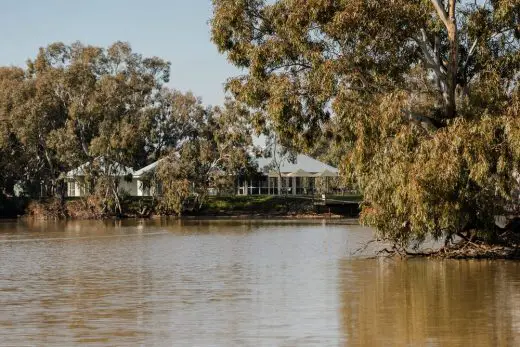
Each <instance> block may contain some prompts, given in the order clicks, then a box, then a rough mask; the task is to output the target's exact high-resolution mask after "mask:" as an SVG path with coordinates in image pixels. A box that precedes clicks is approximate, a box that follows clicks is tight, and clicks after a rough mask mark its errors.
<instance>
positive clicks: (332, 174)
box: [314, 169, 338, 177]
mask: <svg viewBox="0 0 520 347" xmlns="http://www.w3.org/2000/svg"><path fill="white" fill-rule="evenodd" d="M314 177H338V173H337V172H332V171H329V170H327V169H325V170H323V171H322V172H319V173H317V174H316V175H314Z"/></svg>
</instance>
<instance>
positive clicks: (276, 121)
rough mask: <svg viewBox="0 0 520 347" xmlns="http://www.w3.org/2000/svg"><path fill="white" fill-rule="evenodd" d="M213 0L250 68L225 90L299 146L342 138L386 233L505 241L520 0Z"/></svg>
mask: <svg viewBox="0 0 520 347" xmlns="http://www.w3.org/2000/svg"><path fill="white" fill-rule="evenodd" d="M213 4H214V14H213V18H212V20H211V25H212V39H213V41H214V43H215V44H216V45H217V47H218V49H219V50H220V52H222V53H224V54H226V55H227V57H228V59H229V61H230V62H232V63H233V64H234V65H236V66H238V67H240V68H242V69H244V71H245V74H244V75H242V76H238V77H235V78H232V79H230V80H229V81H228V84H227V88H228V89H229V90H230V91H231V92H232V93H233V95H234V96H235V97H236V98H237V99H238V100H239V101H241V102H244V103H246V104H247V105H249V106H250V107H251V108H252V109H253V110H254V115H255V121H256V124H257V125H258V126H259V127H265V126H269V127H273V128H274V129H275V130H276V132H277V133H278V134H279V136H280V137H282V138H286V139H290V140H291V141H292V143H293V144H294V145H295V146H297V147H299V148H309V147H312V146H313V145H315V143H316V142H319V141H321V142H323V141H324V139H327V140H328V141H335V142H336V143H337V144H338V145H339V146H338V147H339V148H340V150H338V151H337V152H338V153H340V154H344V157H343V158H342V160H341V164H342V165H341V166H342V169H343V173H344V175H345V177H347V178H349V179H351V180H352V181H354V182H355V183H356V184H357V185H358V186H359V187H360V188H361V189H362V191H363V193H364V199H365V200H364V204H363V211H362V218H363V220H364V221H365V222H367V223H369V224H371V225H373V226H376V227H377V229H378V230H379V234H380V236H382V237H383V238H386V239H390V240H392V241H394V242H395V243H396V244H398V245H401V246H403V247H405V246H407V245H409V244H410V243H411V242H414V241H419V242H420V241H422V240H424V238H425V237H428V236H433V237H434V238H441V237H445V238H446V239H450V238H451V237H452V236H453V235H454V234H459V235H463V236H464V235H470V234H471V235H473V234H478V235H485V236H486V237H487V238H488V239H492V238H494V237H496V236H497V235H498V231H497V229H496V227H495V226H494V216H495V215H500V214H503V213H505V210H506V209H509V208H510V206H511V204H512V203H514V202H515V201H516V200H517V199H518V197H517V196H513V195H512V192H513V191H514V190H515V187H517V186H518V181H517V179H516V178H517V175H518V172H519V167H518V166H519V165H518V164H519V163H520V156H519V154H520V153H519V151H518V139H519V138H520V132H519V131H518V130H519V126H518V124H519V116H520V115H519V87H518V82H519V81H518V80H519V76H520V51H519V48H520V47H519V44H520V41H519V39H520V2H519V1H518V0H487V1H456V0H395V1H379V0H339V1H327V0H305V1H304V0H278V1H263V0H238V1H236V0H214V1H213ZM327 140H325V141H327Z"/></svg>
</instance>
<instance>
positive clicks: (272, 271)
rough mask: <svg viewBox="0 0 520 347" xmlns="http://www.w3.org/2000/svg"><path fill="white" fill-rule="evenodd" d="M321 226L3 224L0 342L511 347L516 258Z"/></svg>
mask: <svg viewBox="0 0 520 347" xmlns="http://www.w3.org/2000/svg"><path fill="white" fill-rule="evenodd" d="M371 236H372V231H371V230H370V229H367V228H364V227H361V226H358V225H349V224H345V223H343V222H338V221H335V222H328V223H327V222H325V221H297V222H295V221H273V220H263V221H258V220H257V221H170V222H168V221H160V220H155V221H122V222H114V221H110V222H102V221H81V222H79V221H73V222H29V221H9V222H5V221H4V222H0V345H2V346H4V345H37V346H51V345H60V346H71V345H79V344H82V345H93V346H98V345H99V346H105V345H110V346H124V345H130V346H134V345H142V346H520V263H519V262H510V261H454V260H453V261H451V260H450V261H433V260H425V259H414V260H408V261H399V260H384V259H366V258H364V257H359V256H353V255H352V252H353V251H354V250H355V249H357V248H358V247H359V246H360V244H361V243H363V242H365V241H367V240H369V239H370V238H371Z"/></svg>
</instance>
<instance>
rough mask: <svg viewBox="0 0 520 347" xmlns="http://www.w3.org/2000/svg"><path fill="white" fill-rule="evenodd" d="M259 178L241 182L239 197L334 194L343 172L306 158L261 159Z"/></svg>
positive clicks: (257, 159) (260, 157)
mask: <svg viewBox="0 0 520 347" xmlns="http://www.w3.org/2000/svg"><path fill="white" fill-rule="evenodd" d="M254 160H255V161H256V164H257V165H258V171H259V175H258V176H257V177H256V178H251V179H241V180H240V181H239V188H238V192H237V194H239V195H260V194H262V195H265V194H267V195H282V194H286V193H287V194H289V195H309V194H315V193H331V192H332V187H333V184H332V181H333V180H335V179H336V178H337V177H338V173H339V170H338V169H337V168H335V167H332V166H330V165H327V164H325V163H323V162H321V161H319V160H316V159H314V158H311V157H309V156H307V155H305V154H296V155H280V154H278V155H276V157H272V156H270V155H262V156H258V157H256V158H255V159H254Z"/></svg>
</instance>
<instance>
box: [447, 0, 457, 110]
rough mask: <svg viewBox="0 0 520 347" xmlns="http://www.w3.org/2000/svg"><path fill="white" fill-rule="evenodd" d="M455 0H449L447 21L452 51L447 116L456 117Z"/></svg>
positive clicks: (449, 64) (449, 63) (449, 62)
mask: <svg viewBox="0 0 520 347" xmlns="http://www.w3.org/2000/svg"><path fill="white" fill-rule="evenodd" d="M455 2H456V0H450V2H449V17H448V22H447V23H446V28H447V29H448V41H449V45H450V52H449V57H448V83H447V85H448V100H447V104H446V118H454V117H455V116H456V113H457V105H456V100H455V91H456V88H457V69H458V51H459V43H458V37H457V36H458V35H457V18H456V17H455Z"/></svg>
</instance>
